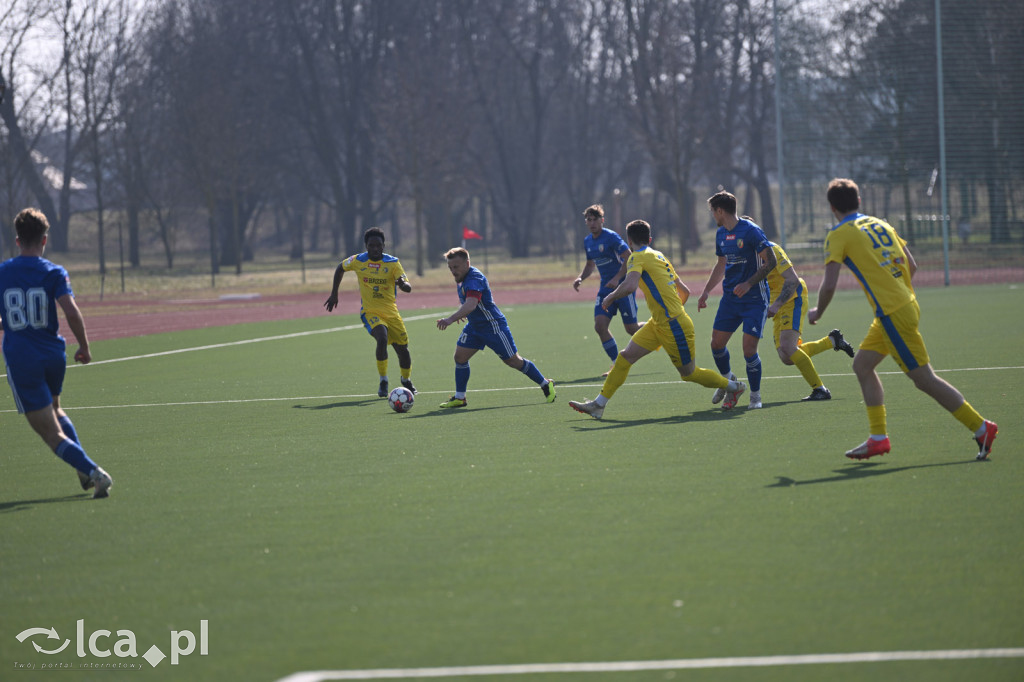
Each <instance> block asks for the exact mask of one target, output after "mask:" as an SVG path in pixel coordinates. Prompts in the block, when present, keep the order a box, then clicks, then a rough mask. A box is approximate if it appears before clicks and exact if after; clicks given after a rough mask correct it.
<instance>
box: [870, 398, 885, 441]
mask: <svg viewBox="0 0 1024 682" xmlns="http://www.w3.org/2000/svg"><path fill="white" fill-rule="evenodd" d="M867 411H868V429H869V430H870V431H871V435H872V436H884V435H885V434H886V433H888V432H887V430H886V429H887V428H888V426H887V425H886V423H885V405H868V406H867Z"/></svg>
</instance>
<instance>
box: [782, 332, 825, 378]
mask: <svg viewBox="0 0 1024 682" xmlns="http://www.w3.org/2000/svg"><path fill="white" fill-rule="evenodd" d="M825 340H826V341H828V342H829V344H831V343H832V341H831V339H829V338H828V337H825ZM815 343H819V342H818V341H815ZM808 345H813V344H808ZM804 348H805V347H801V348H797V349H796V351H794V352H793V354H792V355H790V356H789V361H790V362H792V363H793V364H794V365H796V368H797V369H798V370H800V374H801V375H803V377H804V381H806V382H807V383H808V384H810V385H811V388H821V387H822V386H823V385H824V384H822V383H821V377H820V376H818V370H816V369H814V363H813V362H811V357H810V355H808V353H807V352H806V351H805V350H804ZM818 352H819V353H820V352H821V351H818Z"/></svg>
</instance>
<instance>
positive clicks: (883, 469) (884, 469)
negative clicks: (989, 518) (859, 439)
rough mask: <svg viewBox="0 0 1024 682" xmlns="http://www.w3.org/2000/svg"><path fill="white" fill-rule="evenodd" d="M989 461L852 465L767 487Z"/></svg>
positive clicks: (824, 481)
mask: <svg viewBox="0 0 1024 682" xmlns="http://www.w3.org/2000/svg"><path fill="white" fill-rule="evenodd" d="M986 462H987V460H982V461H981V462H978V461H976V460H973V459H969V460H963V461H960V462H936V463H935V464H915V465H913V466H897V467H888V466H886V462H862V463H852V464H850V465H849V466H847V467H846V468H845V469H834V470H833V471H834V472H835V474H836V475H835V476H825V477H823V478H811V479H808V480H806V481H798V480H796V479H794V478H789V477H788V476H776V478H778V479H779V480H778V481H776V482H775V483H772V484H771V485H766V486H765V487H766V488H793V487H795V486H798V485H812V484H815V483H841V482H846V481H856V480H863V479H869V478H874V477H876V476H886V475H888V474H896V473H900V472H902V471H912V470H914V469H931V468H933V467H951V466H960V465H962V464H984V463H986Z"/></svg>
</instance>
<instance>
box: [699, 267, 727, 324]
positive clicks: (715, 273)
mask: <svg viewBox="0 0 1024 682" xmlns="http://www.w3.org/2000/svg"><path fill="white" fill-rule="evenodd" d="M724 277H725V256H719V257H718V262H717V263H715V267H713V268H712V269H711V274H710V275H708V281H707V284H705V285H704V291H703V292H701V295H700V298H698V299H697V312H700V310H701V308H707V307H708V296H709V295H710V294H711V290H712V289H714V288H715V287H717V286H718V285H719V284H720V283H721V281H722V279H723V278H724Z"/></svg>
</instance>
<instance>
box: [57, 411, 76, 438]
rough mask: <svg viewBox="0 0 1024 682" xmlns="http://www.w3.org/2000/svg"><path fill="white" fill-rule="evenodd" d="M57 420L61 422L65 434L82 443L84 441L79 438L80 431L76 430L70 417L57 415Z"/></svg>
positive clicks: (61, 428)
mask: <svg viewBox="0 0 1024 682" xmlns="http://www.w3.org/2000/svg"><path fill="white" fill-rule="evenodd" d="M57 422H58V423H59V424H60V430H61V431H63V432H64V435H65V436H67V437H68V438H70V439H71V440H73V441H75V442H76V443H78V444H81V443H82V441H80V440H78V432H77V431H75V425H74V424H72V423H71V419H70V418H69V417H66V416H65V417H57Z"/></svg>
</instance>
